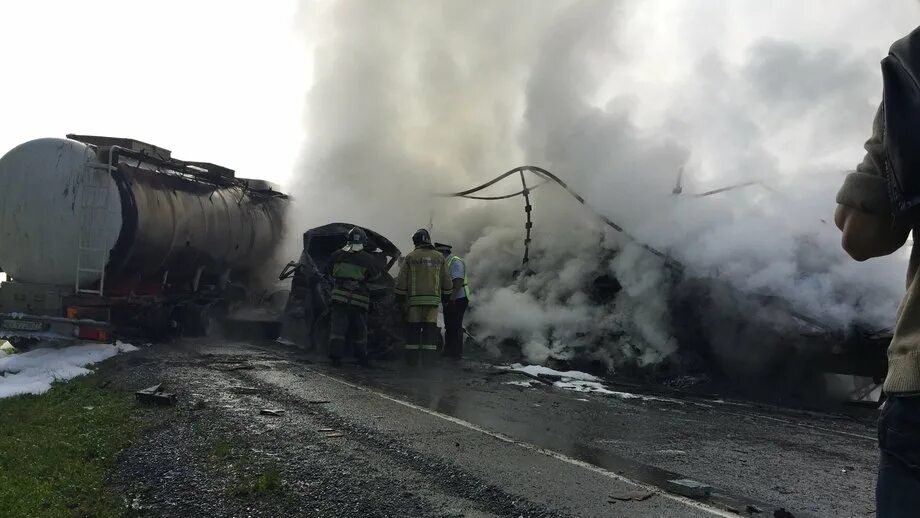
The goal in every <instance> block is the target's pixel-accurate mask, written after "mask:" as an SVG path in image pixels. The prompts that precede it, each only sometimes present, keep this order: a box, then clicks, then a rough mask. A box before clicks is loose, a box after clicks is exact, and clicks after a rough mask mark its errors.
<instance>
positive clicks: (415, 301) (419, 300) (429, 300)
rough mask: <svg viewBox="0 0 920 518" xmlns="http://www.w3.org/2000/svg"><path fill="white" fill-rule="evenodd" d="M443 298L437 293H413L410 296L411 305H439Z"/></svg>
mask: <svg viewBox="0 0 920 518" xmlns="http://www.w3.org/2000/svg"><path fill="white" fill-rule="evenodd" d="M440 304H441V299H440V298H439V297H438V296H437V295H413V296H411V297H409V305H410V306H438V305H440Z"/></svg>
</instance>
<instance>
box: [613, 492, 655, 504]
mask: <svg viewBox="0 0 920 518" xmlns="http://www.w3.org/2000/svg"><path fill="white" fill-rule="evenodd" d="M651 497H652V492H651V491H643V490H641V489H624V490H620V491H617V492H615V493H613V494H611V495H610V499H611V502H610V503H615V502H613V501H612V500H619V501H620V502H629V501H633V502H642V501H644V500H648V499H649V498H651Z"/></svg>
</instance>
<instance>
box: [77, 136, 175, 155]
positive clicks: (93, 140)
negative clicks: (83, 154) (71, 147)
mask: <svg viewBox="0 0 920 518" xmlns="http://www.w3.org/2000/svg"><path fill="white" fill-rule="evenodd" d="M67 138H69V139H70V140H76V141H77V142H82V143H84V144H89V145H91V146H98V147H111V146H118V147H122V148H125V149H129V150H131V151H134V152H135V153H143V154H145V155H147V156H150V157H154V158H159V159H160V160H169V159H171V158H172V151H170V150H168V149H164V148H161V147H158V146H154V145H153V144H148V143H146V142H141V141H140V140H134V139H130V138H118V137H100V136H97V135H74V134H72V133H71V134H68V135H67Z"/></svg>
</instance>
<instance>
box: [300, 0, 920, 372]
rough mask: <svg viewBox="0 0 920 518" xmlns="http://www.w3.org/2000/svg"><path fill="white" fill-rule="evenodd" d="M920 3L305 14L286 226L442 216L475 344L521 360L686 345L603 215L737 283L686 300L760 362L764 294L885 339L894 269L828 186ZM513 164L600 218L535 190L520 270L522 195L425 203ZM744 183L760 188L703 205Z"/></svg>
mask: <svg viewBox="0 0 920 518" xmlns="http://www.w3.org/2000/svg"><path fill="white" fill-rule="evenodd" d="M918 14H920V7H918V5H917V3H915V2H912V1H907V0H903V1H899V2H888V3H886V4H885V6H884V8H882V7H880V6H879V5H878V4H875V3H869V2H860V1H840V0H827V1H825V2H817V1H815V2H809V3H808V4H807V5H803V4H802V3H801V2H792V1H782V2H770V3H763V2H755V1H753V0H751V1H735V0H731V1H729V0H723V1H708V2H683V1H679V0H670V1H667V0H643V1H641V2H639V1H635V2H609V1H590V0H585V1H574V0H573V1H566V2H553V3H548V2H540V3H537V2H530V1H523V0H521V1H515V0H508V1H502V2H488V3H486V2H481V3H480V2H461V1H450V0H444V1H422V0H419V1H402V2H386V3H384V2H374V1H372V0H368V1H347V0H346V1H340V2H312V3H309V4H305V6H304V8H303V9H302V11H301V12H300V13H299V18H298V23H299V24H300V25H301V26H302V27H303V29H304V34H305V40H306V44H307V45H310V46H311V48H312V49H313V51H314V55H315V70H314V85H313V87H312V89H311V91H310V92H309V94H308V99H307V108H306V113H305V115H304V117H305V124H306V129H307V134H308V142H307V143H306V145H305V148H304V152H303V157H302V171H301V173H300V174H299V175H298V177H297V180H296V182H295V185H294V186H293V187H292V190H293V193H294V195H295V196H296V197H297V204H298V208H297V210H295V212H294V214H295V216H294V226H295V227H296V228H303V229H306V228H310V227H313V226H316V225H320V224H324V223H327V222H331V221H349V222H354V223H358V224H362V225H365V226H368V227H370V228H373V229H375V230H377V231H379V232H381V233H383V234H384V235H387V236H389V237H390V238H392V239H393V240H394V241H396V242H397V244H398V245H400V247H401V248H402V249H403V250H404V251H408V250H409V248H410V244H409V236H410V235H411V234H412V232H413V231H414V230H415V229H417V228H420V227H429V226H431V227H432V230H433V235H434V238H435V239H436V240H438V241H448V242H451V243H452V244H453V245H454V247H455V250H456V251H457V252H459V253H460V254H461V255H463V256H464V258H465V259H466V261H467V264H468V267H469V270H470V273H471V281H472V284H473V287H474V290H475V293H474V309H473V311H472V314H471V315H470V320H471V323H472V324H473V325H475V326H476V329H477V333H478V334H479V335H481V336H483V337H492V338H494V339H496V340H502V339H513V340H516V341H518V342H519V343H520V344H522V352H523V353H524V354H525V355H526V356H528V358H529V359H531V360H534V361H540V360H543V359H545V358H547V357H549V356H555V357H562V358H572V357H578V356H589V357H591V358H594V359H599V360H602V361H604V362H606V363H607V364H608V365H610V366H611V367H614V366H618V365H624V364H638V365H649V364H654V363H657V362H659V361H660V360H662V359H664V358H667V357H669V355H672V354H673V353H674V352H675V351H676V350H677V346H678V340H679V335H680V330H679V329H675V325H678V324H675V322H679V321H680V318H681V316H682V315H680V314H675V311H676V309H675V307H676V306H675V305H674V304H673V300H671V298H672V297H673V294H674V292H675V290H677V289H678V286H676V285H675V284H674V277H673V275H672V273H671V272H670V270H669V269H668V268H666V267H665V266H664V263H663V261H662V260H661V259H660V258H658V257H655V256H654V255H651V254H649V253H648V252H646V251H645V250H643V249H642V248H639V247H637V246H635V245H634V244H632V243H631V241H630V240H628V239H626V238H624V236H622V235H621V234H618V233H616V232H614V231H613V230H612V229H610V228H609V227H607V226H605V225H604V224H603V223H601V222H600V221H599V220H598V219H597V218H596V217H595V215H594V214H593V213H592V210H594V211H597V213H599V214H602V215H603V216H605V217H607V218H609V219H611V220H613V221H615V222H617V223H619V224H620V225H622V226H624V227H626V228H627V229H629V230H630V231H631V232H632V234H634V235H635V236H636V237H637V238H638V239H640V240H641V241H643V242H645V243H648V244H649V245H651V246H654V247H656V248H658V249H660V250H664V251H666V252H667V253H668V254H669V255H671V256H672V257H673V258H675V259H676V260H678V261H680V262H681V263H683V264H684V265H685V267H686V276H687V277H688V278H690V279H704V280H707V281H709V280H711V281H713V282H712V285H713V286H727V287H729V289H722V288H718V289H717V288H713V289H711V290H709V291H707V292H705V298H706V299H705V300H700V301H699V304H697V306H698V307H697V308H696V309H698V310H703V314H702V315H701V316H700V318H701V319H702V321H703V322H702V323H703V324H705V325H706V327H707V328H708V329H710V331H711V332H710V336H709V337H708V339H710V340H712V341H713V342H718V343H716V344H715V347H716V348H717V350H720V351H722V353H723V354H726V355H731V356H734V357H737V358H740V359H742V360H743V359H745V358H748V359H749V358H750V354H751V352H752V348H757V347H767V346H769V344H766V345H765V344H764V343H762V342H761V341H754V340H752V339H751V336H752V335H751V332H756V333H758V334H760V333H761V331H762V330H763V329H764V326H766V328H769V329H772V330H774V331H777V332H781V331H784V330H787V329H788V328H789V326H791V325H794V323H790V322H789V321H783V320H782V319H778V318H776V317H777V315H779V314H781V313H782V311H781V310H778V309H776V308H775V307H773V308H772V309H771V308H764V302H763V300H764V299H762V298H761V296H776V297H778V298H780V299H781V300H783V301H786V302H785V303H784V304H786V305H788V307H790V308H793V309H794V310H795V311H798V312H800V313H802V314H804V315H808V316H810V317H811V318H814V319H815V320H818V321H821V322H823V323H825V324H826V325H827V326H829V327H831V328H833V329H836V330H842V329H844V328H846V327H847V326H850V325H853V324H858V325H862V326H864V327H868V328H884V327H886V326H888V325H890V323H891V321H892V318H893V315H894V312H895V307H896V305H897V302H898V299H899V296H900V293H901V291H902V289H903V277H904V270H905V264H906V261H905V260H904V257H903V256H902V255H898V256H895V257H891V258H887V259H885V260H878V261H874V262H870V263H865V264H857V263H855V262H853V261H851V260H849V259H848V258H847V257H846V255H845V254H844V252H843V251H842V250H840V247H839V235H838V233H837V230H836V228H835V227H834V224H833V221H832V219H833V210H834V194H835V191H836V189H837V188H838V186H839V184H840V183H841V182H842V179H843V174H844V172H845V171H846V170H849V169H852V168H853V166H854V165H855V164H856V163H857V162H858V161H859V160H860V159H861V158H862V143H863V141H864V140H865V139H866V138H867V137H868V136H869V130H870V128H871V119H872V116H873V114H874V110H875V107H876V106H877V104H878V101H879V100H880V94H881V80H880V74H879V67H878V61H879V60H880V59H881V58H882V57H883V56H884V55H885V54H886V52H887V47H888V46H889V45H890V44H891V42H893V41H894V40H895V39H897V38H899V37H901V36H903V35H904V34H906V33H907V32H909V31H910V30H911V29H912V28H913V26H912V24H911V20H916V19H918V17H917V15H918ZM525 163H527V164H532V165H538V166H542V167H545V168H546V169H549V170H550V171H553V172H555V173H556V174H557V175H559V176H561V177H562V178H563V179H564V180H565V181H566V182H568V183H569V184H570V185H571V186H572V187H573V188H574V189H575V190H577V191H578V192H580V193H582V194H583V195H584V196H585V198H586V201H587V204H588V205H589V206H590V209H589V208H585V207H583V206H581V205H580V204H578V203H577V202H576V201H575V200H574V199H573V198H571V197H569V196H568V195H567V194H566V193H565V191H563V190H562V189H560V188H558V187H556V186H554V185H546V186H542V187H540V188H539V189H537V190H536V191H534V193H533V198H534V200H533V202H534V207H535V209H534V221H535V223H534V225H535V226H534V235H533V238H534V242H533V244H532V249H531V258H532V259H531V262H530V263H529V265H528V270H531V271H532V274H531V275H524V276H517V275H515V274H516V273H517V272H519V271H520V270H521V269H522V267H521V264H520V260H521V256H522V254H523V246H524V243H523V240H524V233H523V211H522V200H521V199H520V198H514V199H511V200H505V201H496V202H478V201H470V200H459V199H453V198H443V197H439V196H437V194H439V193H445V192H453V191H459V190H463V189H466V188H468V187H471V186H473V185H477V184H479V183H482V182H484V181H486V180H489V179H491V178H492V177H494V176H496V175H498V174H499V173H501V172H503V171H506V170H508V169H511V168H512V167H515V166H518V165H522V164H525ZM681 169H683V171H684V172H683V175H682V188H683V193H682V194H680V195H677V196H675V195H673V194H672V190H673V189H674V187H675V183H676V181H677V177H678V171H680V170H681ZM515 181H517V180H516V179H515V178H513V177H512V178H511V179H510V180H509V181H507V182H504V183H501V184H499V185H498V186H495V187H493V188H492V191H490V192H489V193H488V194H493V195H494V194H504V193H509V192H513V191H515V190H519V189H520V184H519V183H515ZM748 181H761V183H759V184H754V185H751V186H748V187H745V188H739V189H736V190H732V191H729V192H725V193H721V194H717V195H713V196H709V197H704V198H696V197H693V196H692V193H695V192H702V191H704V190H707V189H710V188H717V187H722V186H726V185H733V184H737V183H741V182H748ZM295 241H296V240H295ZM297 244H298V243H294V245H293V247H296V246H297ZM291 255H294V254H293V252H292V254H291ZM605 275H610V276H614V277H615V278H616V279H617V281H618V282H619V284H620V285H621V287H622V289H621V290H620V291H619V293H618V294H617V295H616V297H615V298H614V299H612V300H611V299H608V298H605V297H603V296H601V295H599V294H598V293H597V288H596V286H595V285H594V281H595V279H598V278H601V277H603V276H605ZM777 311H778V313H777ZM748 320H749V321H750V322H753V323H754V324H753V325H752V326H751V327H750V328H749V329H748V330H747V331H745V330H744V329H743V327H744V326H741V327H739V325H737V324H736V323H737V322H744V321H748ZM787 320H788V319H787ZM727 322H732V324H731V325H728V324H726V323H727Z"/></svg>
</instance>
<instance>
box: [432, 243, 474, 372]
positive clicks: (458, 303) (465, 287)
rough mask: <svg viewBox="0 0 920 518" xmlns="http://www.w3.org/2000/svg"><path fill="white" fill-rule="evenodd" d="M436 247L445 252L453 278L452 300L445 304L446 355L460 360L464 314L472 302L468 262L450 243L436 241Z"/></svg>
mask: <svg viewBox="0 0 920 518" xmlns="http://www.w3.org/2000/svg"><path fill="white" fill-rule="evenodd" d="M434 247H435V248H436V249H437V250H438V251H439V252H441V253H442V254H444V258H445V259H446V260H447V271H448V273H450V278H451V289H452V291H451V294H450V300H448V302H447V304H446V305H445V306H444V356H447V357H448V358H450V359H453V360H459V359H461V358H463V315H464V313H466V310H467V308H468V307H469V303H470V281H469V277H468V276H467V271H466V263H464V262H463V260H462V259H460V258H459V257H457V256H456V255H454V254H453V253H452V252H451V249H452V247H451V246H450V245H448V244H445V243H435V244H434Z"/></svg>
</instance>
